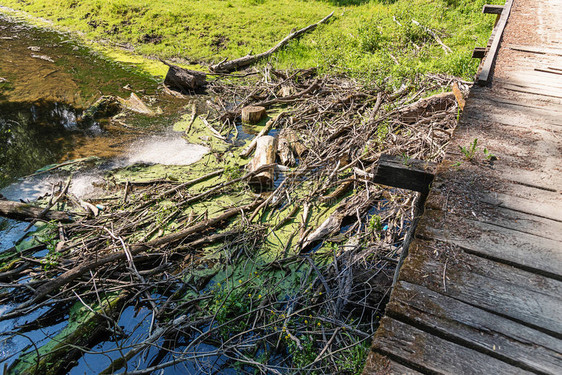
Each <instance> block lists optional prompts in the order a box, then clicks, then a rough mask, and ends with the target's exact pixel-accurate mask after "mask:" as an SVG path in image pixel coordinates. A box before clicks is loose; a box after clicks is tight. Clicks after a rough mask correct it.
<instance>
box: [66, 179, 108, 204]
mask: <svg viewBox="0 0 562 375" xmlns="http://www.w3.org/2000/svg"><path fill="white" fill-rule="evenodd" d="M96 184H98V185H101V184H103V176H102V175H101V174H95V173H94V174H92V173H88V174H78V175H75V176H74V177H73V178H72V182H71V183H70V187H69V188H68V191H69V192H71V193H72V194H74V195H76V196H77V197H78V198H82V199H85V198H90V197H94V196H95V195H96V192H97V191H98V188H97V187H96V186H95V185H96Z"/></svg>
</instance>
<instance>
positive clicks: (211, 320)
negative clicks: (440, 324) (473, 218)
mask: <svg viewBox="0 0 562 375" xmlns="http://www.w3.org/2000/svg"><path fill="white" fill-rule="evenodd" d="M452 84H455V85H456V87H457V90H458V85H459V83H456V82H455V80H454V79H451V78H448V77H441V76H435V77H426V78H424V80H423V81H420V82H410V83H408V84H405V85H404V86H402V87H400V88H398V89H396V90H394V91H393V92H386V91H382V90H379V89H377V88H376V87H367V86H364V85H360V84H358V83H357V82H354V81H353V80H349V79H344V78H336V77H331V78H322V77H318V76H317V75H316V72H315V71H314V70H312V69H311V70H299V71H290V72H288V71H277V70H274V69H271V68H267V69H266V70H265V71H262V72H260V73H259V74H258V75H254V76H252V77H249V78H244V79H243V80H242V81H241V82H240V81H238V82H233V80H232V78H229V79H218V80H215V81H211V82H209V83H208V84H207V89H208V91H209V93H210V94H211V97H212V100H209V101H208V106H209V111H210V113H209V115H208V116H207V117H206V120H205V121H206V122H207V124H208V126H209V127H210V128H212V129H214V131H215V132H216V133H218V135H220V136H221V137H223V138H224V139H225V142H229V143H231V145H232V148H233V149H236V154H239V155H240V156H239V157H240V158H242V159H245V160H247V161H248V163H247V166H246V167H244V166H243V165H242V164H244V163H241V167H240V170H239V171H238V173H236V174H234V175H232V173H231V172H229V173H230V175H228V176H226V172H227V171H225V169H223V168H222V167H218V168H217V169H216V170H212V171H209V173H208V174H206V175H203V176H200V177H198V178H196V179H193V180H191V181H184V182H173V181H169V180H158V181H152V182H147V183H143V184H133V183H129V182H126V183H125V184H119V183H116V182H114V181H111V180H108V181H107V186H106V191H107V193H106V195H105V196H103V197H100V199H99V200H91V201H89V202H84V203H86V204H82V202H80V201H79V200H78V201H77V200H76V199H72V197H70V196H69V195H68V194H67V189H66V188H65V187H64V186H63V185H61V187H60V191H58V192H53V198H52V200H51V201H50V203H49V204H48V207H56V205H60V204H62V203H65V204H67V205H68V208H69V210H70V211H71V212H72V213H71V214H65V215H64V217H63V218H62V217H61V218H59V217H57V216H53V215H52V214H51V211H49V210H48V209H47V210H45V209H39V210H37V209H35V210H31V209H30V211H29V213H28V214H27V215H28V216H30V218H31V217H35V218H36V219H44V218H49V219H53V221H52V222H51V223H55V224H51V230H52V231H53V232H52V233H51V236H50V238H51V244H50V245H49V249H50V252H49V255H48V256H47V257H50V258H49V259H51V261H50V262H48V263H46V262H45V261H44V260H41V259H37V258H34V257H33V256H32V254H33V253H35V252H37V250H38V249H39V248H44V247H45V245H41V246H39V247H35V248H32V249H28V250H26V251H24V252H23V253H22V252H17V251H15V250H13V251H8V252H6V253H5V256H4V258H2V261H3V264H4V266H3V268H2V271H1V272H0V282H1V283H2V288H3V289H2V293H0V304H2V305H4V306H11V308H10V309H9V310H8V311H6V312H4V313H3V315H1V316H0V320H10V319H15V318H17V317H21V316H25V315H27V314H30V313H32V312H36V313H37V314H38V315H39V319H38V322H39V323H38V324H39V325H40V324H42V323H41V322H47V321H48V320H49V316H50V315H53V314H55V312H57V313H58V314H61V312H65V311H68V310H69V309H70V307H71V306H73V305H74V304H75V303H79V304H83V305H84V306H88V309H89V310H91V311H92V312H93V313H92V314H93V317H91V320H90V321H88V323H92V322H95V323H96V327H97V330H101V331H104V332H105V334H104V335H101V336H100V334H99V332H98V331H96V334H93V333H92V334H91V335H84V334H83V333H84V332H80V333H82V334H81V335H76V336H72V335H71V336H69V338H68V337H67V338H65V339H63V340H62V342H61V343H60V345H59V346H58V349H57V350H56V351H52V352H49V353H43V354H41V355H40V356H39V357H38V358H35V359H33V360H32V361H31V362H32V363H31V364H30V365H29V369H30V370H29V371H31V372H33V371H36V372H37V373H46V372H51V373H57V372H64V371H67V370H68V368H69V367H71V366H72V364H73V362H72V361H73V360H76V359H78V358H80V357H81V356H82V355H83V353H85V352H89V353H90V354H91V353H93V352H94V351H92V349H91V348H92V347H94V345H95V344H96V343H98V342H99V341H100V340H101V338H100V337H104V338H106V337H114V338H117V337H122V336H123V335H125V334H126V333H125V332H123V329H122V328H121V327H120V323H119V322H120V315H121V314H122V312H123V311H124V308H125V307H126V306H131V305H134V306H137V307H138V308H140V307H143V308H145V309H147V310H148V311H150V314H148V315H147V316H148V318H147V319H149V324H148V325H149V328H148V330H147V331H145V332H141V333H140V334H139V332H135V335H136V336H138V337H142V339H141V340H138V341H136V342H134V343H128V344H127V345H124V346H123V345H117V344H116V347H115V349H114V350H113V352H114V353H115V352H118V353H120V354H119V355H118V356H117V357H118V358H117V359H112V360H111V361H109V362H108V366H107V369H106V370H104V372H103V373H116V372H119V371H123V369H126V371H127V373H133V374H141V373H142V374H144V373H146V374H148V373H154V372H155V371H158V370H159V369H162V368H165V367H168V366H173V365H178V364H184V365H186V364H188V363H189V364H190V365H189V366H194V367H193V368H197V369H198V370H199V371H201V372H209V373H213V372H214V373H216V372H217V371H220V370H221V369H224V368H230V367H232V366H233V365H234V364H237V366H239V368H242V369H243V371H250V369H257V370H258V371H259V372H260V373H267V372H272V373H285V372H287V371H292V370H294V369H295V368H299V369H300V370H301V371H315V372H317V373H336V372H339V371H351V372H353V371H357V368H350V367H348V366H353V365H354V363H350V361H349V360H348V359H347V358H346V357H348V356H350V355H356V353H357V352H354V348H356V347H360V348H363V349H362V350H359V353H365V348H366V347H367V346H368V344H369V342H370V338H371V336H372V334H373V332H374V329H375V327H376V324H377V323H376V322H377V320H378V315H379V314H380V313H381V309H382V306H383V304H384V300H385V298H386V297H387V296H388V292H389V290H390V285H391V283H392V278H393V275H394V270H395V265H396V264H397V263H398V259H399V257H400V254H401V253H403V251H404V249H403V244H404V237H405V236H406V235H407V233H408V230H409V228H410V227H409V225H410V223H411V222H412V221H413V220H414V212H415V208H416V207H415V204H416V201H419V193H416V192H413V191H408V190H402V189H396V188H392V187H385V186H381V185H378V184H376V183H375V181H374V177H375V175H376V174H377V166H378V163H379V159H380V158H381V155H383V154H387V155H390V156H394V157H395V158H400V159H399V160H402V161H403V164H404V165H408V164H409V161H410V160H412V159H417V160H418V161H420V160H421V161H428V162H438V161H440V160H441V158H442V157H443V155H444V147H445V146H446V144H447V142H448V141H449V138H450V137H451V135H452V131H453V128H454V126H455V124H456V117H457V110H458V105H457V100H456V99H455V95H454V94H453V93H451V94H449V93H446V94H438V95H434V96H430V97H429V98H426V99H422V98H424V97H426V96H427V94H428V93H432V92H436V91H440V90H442V89H443V88H445V89H447V88H449V87H450V86H451V85H452ZM460 86H461V89H463V88H464V87H463V86H462V84H460ZM264 113H265V115H266V116H269V119H268V120H267V122H266V124H265V125H264V126H263V128H262V129H261V131H260V133H259V134H258V135H257V136H256V137H255V139H254V140H253V141H252V142H250V143H249V144H247V145H244V146H243V147H238V146H237V143H236V136H237V129H238V127H239V126H240V122H241V119H242V116H244V117H245V118H244V119H245V120H246V121H250V122H255V121H259V120H261V119H262V117H263V116H264ZM237 147H238V148H237ZM224 157H225V158H226V157H227V156H224ZM205 181H206V182H207V183H206V184H202V185H199V184H201V183H202V182H205ZM209 181H212V183H211V184H209V183H208V182H209ZM198 186H202V187H198ZM240 192H243V193H244V198H243V199H239V200H238V202H240V203H238V204H236V205H231V206H224V203H220V202H224V200H220V199H219V198H224V197H227V196H229V195H237V194H238V195H239V194H240ZM53 201H54V203H53ZM217 202H219V203H217ZM8 204H10V205H12V206H13V205H14V204H15V205H18V204H16V203H14V202H6V201H0V212H4V214H6V212H8V211H9V212H14V211H18V212H20V213H21V212H22V211H21V210H20V209H19V208H23V207H19V208H18V209H17V210H15V209H13V207H12V210H11V211H10V210H8V211H6V210H5V211H2V210H1V208H2V207H4V206H6V205H8ZM204 204H209V205H211V204H215V205H216V204H222V205H223V207H222V209H220V210H218V211H217V210H215V211H216V212H218V213H215V214H212V215H210V214H209V213H208V211H207V210H204V209H200V207H201V206H197V205H204ZM101 205H103V210H99V207H101ZM96 207H98V211H96ZM194 207H199V208H198V209H195V208H194ZM48 215H49V216H48ZM20 218H21V216H20ZM61 219H64V220H61ZM272 238H277V239H278V243H277V244H276V245H274V246H273V248H272V245H271V243H270V242H271V241H270V240H271V239H272ZM210 245H214V246H213V247H209V246H210ZM209 249H212V250H209ZM209 251H211V252H212V253H213V254H215V256H214V257H212V258H209V257H208V255H209ZM264 254H269V255H268V256H265V255H264ZM210 259H214V260H210ZM46 265H48V267H47V266H46ZM202 269H205V270H214V271H213V272H206V273H203V276H201V275H202V274H201V272H200V271H201V270H202ZM241 270H242V271H241ZM219 271H221V272H226V274H227V276H226V277H224V279H223V280H224V281H223V284H224V285H219V284H220V283H217V282H216V281H215V279H214V278H215V277H217V276H216V275H217V273H218V272H219ZM240 272H242V273H243V272H246V277H244V278H241V277H240V276H239V275H240ZM296 275H298V277H297V276H296ZM63 315H64V313H63ZM25 329H26V328H25V327H19V328H17V329H16V330H15V331H14V333H13V334H18V330H19V331H22V332H23V331H25ZM145 329H146V328H145ZM136 330H138V331H140V330H142V327H141V328H139V327H137V328H136ZM108 332H109V333H110V335H108V334H107V333H108ZM129 334H130V333H129ZM78 337H79V338H80V339H78ZM115 340H116V342H119V340H117V339H115ZM203 344H204V346H203ZM154 348H157V352H158V355H156V356H155V357H154V358H152V360H147V359H146V357H147V355H144V356H143V355H141V354H142V353H148V352H149V351H150V350H154ZM205 348H206V349H205ZM208 348H212V350H209V349H208ZM354 353H355V354H354ZM104 354H106V353H104ZM102 355H103V354H101V353H100V356H102ZM112 358H115V356H112ZM142 358H144V360H143V359H142ZM18 363H19V365H21V361H20V362H17V361H16V362H15V364H12V366H16V365H18ZM346 366H347V367H346Z"/></svg>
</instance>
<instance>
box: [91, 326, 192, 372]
mask: <svg viewBox="0 0 562 375" xmlns="http://www.w3.org/2000/svg"><path fill="white" fill-rule="evenodd" d="M186 320H187V315H181V316H179V317H178V318H176V319H174V320H173V321H172V322H171V324H169V325H167V326H166V327H160V328H157V329H156V330H155V331H154V332H153V333H152V334H151V335H150V336H148V337H147V339H146V340H144V341H143V342H142V343H140V344H137V345H135V346H133V348H132V349H131V350H129V351H128V352H127V353H126V354H125V355H124V356H123V357H119V358H117V359H115V360H114V361H113V362H111V364H110V365H109V366H108V367H107V368H106V369H105V370H103V371H102V372H100V375H108V374H113V373H114V372H115V371H117V370H119V369H121V368H123V367H124V366H125V365H126V364H127V362H128V361H129V360H130V359H131V358H133V357H134V356H135V355H137V354H138V353H139V352H141V351H142V350H143V349H145V348H147V347H148V346H150V345H152V344H153V343H155V342H156V341H158V339H160V337H162V336H164V335H166V334H167V333H168V332H170V331H171V330H172V329H174V328H176V327H177V326H179V325H181V324H183V323H184V322H185V321H186Z"/></svg>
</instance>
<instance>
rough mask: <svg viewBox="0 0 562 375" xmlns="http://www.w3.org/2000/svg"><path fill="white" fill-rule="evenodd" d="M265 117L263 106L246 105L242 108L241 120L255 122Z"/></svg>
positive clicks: (249, 122)
mask: <svg viewBox="0 0 562 375" xmlns="http://www.w3.org/2000/svg"><path fill="white" fill-rule="evenodd" d="M264 117H265V108H264V107H259V106H248V107H244V108H242V122H245V123H248V124H257V123H258V122H260V121H261V119H262V118H264Z"/></svg>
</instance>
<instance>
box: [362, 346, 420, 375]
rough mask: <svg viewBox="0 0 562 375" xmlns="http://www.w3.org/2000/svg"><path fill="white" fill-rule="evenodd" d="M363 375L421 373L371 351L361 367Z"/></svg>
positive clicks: (408, 374) (413, 374)
mask: <svg viewBox="0 0 562 375" xmlns="http://www.w3.org/2000/svg"><path fill="white" fill-rule="evenodd" d="M363 375H421V372H417V371H416V370H412V369H411V368H409V367H406V366H404V365H401V364H399V363H397V362H394V361H393V360H391V359H389V358H388V357H385V356H383V355H381V354H379V353H375V352H373V351H370V352H369V355H368V356H367V360H366V362H365V368H364V369H363Z"/></svg>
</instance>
